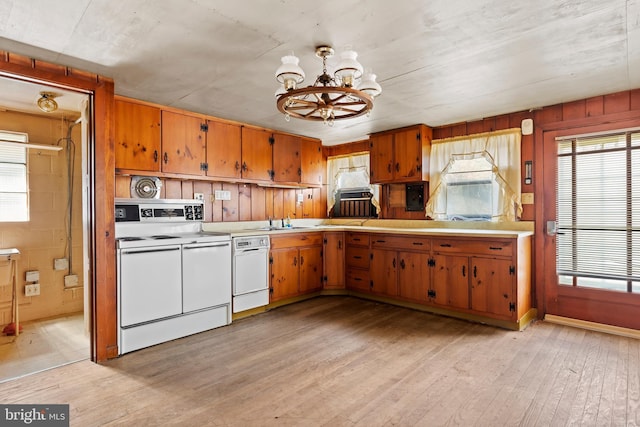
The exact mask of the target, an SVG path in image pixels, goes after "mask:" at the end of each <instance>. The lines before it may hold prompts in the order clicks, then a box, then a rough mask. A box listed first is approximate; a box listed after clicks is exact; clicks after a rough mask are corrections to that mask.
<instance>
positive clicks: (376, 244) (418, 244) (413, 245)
mask: <svg viewBox="0 0 640 427" xmlns="http://www.w3.org/2000/svg"><path fill="white" fill-rule="evenodd" d="M371 247H372V248H381V249H390V248H393V249H403V250H417V251H429V250H430V249H431V239H430V238H428V237H421V236H415V237H414V236H391V235H386V234H381V235H378V236H376V235H375V234H374V235H372V236H371Z"/></svg>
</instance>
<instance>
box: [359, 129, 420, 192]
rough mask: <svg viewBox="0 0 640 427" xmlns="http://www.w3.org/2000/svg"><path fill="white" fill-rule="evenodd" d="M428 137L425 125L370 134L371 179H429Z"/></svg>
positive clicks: (385, 181) (412, 180)
mask: <svg viewBox="0 0 640 427" xmlns="http://www.w3.org/2000/svg"><path fill="white" fill-rule="evenodd" d="M431 137H432V132H431V128H429V127H427V126H425V125H416V126H411V127H408V128H402V129H395V130H391V131H385V132H380V133H375V134H371V135H370V136H369V147H370V156H371V182H372V183H378V184H382V183H400V182H418V181H428V180H429V154H430V150H431Z"/></svg>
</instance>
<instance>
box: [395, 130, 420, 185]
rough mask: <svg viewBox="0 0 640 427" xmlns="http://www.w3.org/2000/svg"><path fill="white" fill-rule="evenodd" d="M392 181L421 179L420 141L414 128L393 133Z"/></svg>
mask: <svg viewBox="0 0 640 427" xmlns="http://www.w3.org/2000/svg"><path fill="white" fill-rule="evenodd" d="M393 153H394V162H395V164H394V165H393V173H394V181H402V182H406V181H420V180H421V179H422V173H421V171H422V143H421V139H420V132H419V131H418V130H416V129H414V130H405V131H400V132H397V133H395V134H394V151H393Z"/></svg>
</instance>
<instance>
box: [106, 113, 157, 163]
mask: <svg viewBox="0 0 640 427" xmlns="http://www.w3.org/2000/svg"><path fill="white" fill-rule="evenodd" d="M160 154H161V153H160V109H159V108H156V107H150V106H147V105H142V104H136V103H133V102H128V101H123V100H116V103H115V162H116V168H119V169H136V170H144V171H150V172H158V171H160Z"/></svg>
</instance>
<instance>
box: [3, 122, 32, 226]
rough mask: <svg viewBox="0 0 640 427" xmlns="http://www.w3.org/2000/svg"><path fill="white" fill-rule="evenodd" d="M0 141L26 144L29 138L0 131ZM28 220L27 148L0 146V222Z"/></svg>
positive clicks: (23, 134)
mask: <svg viewBox="0 0 640 427" xmlns="http://www.w3.org/2000/svg"><path fill="white" fill-rule="evenodd" d="M0 140H3V141H10V142H23V143H26V142H28V141H29V136H28V135H27V134H25V133H17V132H8V131H0ZM28 220H29V198H28V187H27V148H26V147H19V146H16V145H9V144H7V145H2V144H0V222H24V221H28Z"/></svg>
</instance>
